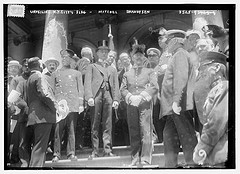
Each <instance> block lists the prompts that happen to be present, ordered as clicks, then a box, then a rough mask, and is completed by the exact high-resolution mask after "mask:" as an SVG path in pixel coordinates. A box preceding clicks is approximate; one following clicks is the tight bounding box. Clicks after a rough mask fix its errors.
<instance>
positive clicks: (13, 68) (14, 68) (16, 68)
mask: <svg viewBox="0 0 240 174" xmlns="http://www.w3.org/2000/svg"><path fill="white" fill-rule="evenodd" d="M19 71H20V70H19V66H17V65H11V66H9V67H8V73H9V75H12V76H16V75H18V74H19Z"/></svg>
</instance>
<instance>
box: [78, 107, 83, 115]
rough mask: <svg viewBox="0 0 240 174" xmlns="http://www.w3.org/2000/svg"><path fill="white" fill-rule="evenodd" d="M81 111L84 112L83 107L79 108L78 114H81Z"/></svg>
mask: <svg viewBox="0 0 240 174" xmlns="http://www.w3.org/2000/svg"><path fill="white" fill-rule="evenodd" d="M83 111H84V107H83V106H79V109H78V113H79V114H81V113H82V112H83Z"/></svg>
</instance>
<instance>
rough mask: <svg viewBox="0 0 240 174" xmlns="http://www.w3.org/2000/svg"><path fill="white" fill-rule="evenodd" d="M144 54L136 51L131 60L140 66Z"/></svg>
mask: <svg viewBox="0 0 240 174" xmlns="http://www.w3.org/2000/svg"><path fill="white" fill-rule="evenodd" d="M143 60H144V55H143V54H142V53H139V52H138V53H136V54H134V55H133V62H134V64H136V65H138V66H141V65H142V64H143Z"/></svg>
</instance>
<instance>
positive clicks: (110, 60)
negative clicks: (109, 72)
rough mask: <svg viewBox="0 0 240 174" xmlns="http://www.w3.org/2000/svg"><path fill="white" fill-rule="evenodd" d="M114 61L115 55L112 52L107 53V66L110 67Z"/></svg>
mask: <svg viewBox="0 0 240 174" xmlns="http://www.w3.org/2000/svg"><path fill="white" fill-rule="evenodd" d="M114 59H116V55H115V53H114V52H111V51H110V52H109V53H108V57H107V61H108V63H109V65H111V64H112V63H113V61H114Z"/></svg>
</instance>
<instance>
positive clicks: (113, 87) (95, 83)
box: [84, 63, 120, 102]
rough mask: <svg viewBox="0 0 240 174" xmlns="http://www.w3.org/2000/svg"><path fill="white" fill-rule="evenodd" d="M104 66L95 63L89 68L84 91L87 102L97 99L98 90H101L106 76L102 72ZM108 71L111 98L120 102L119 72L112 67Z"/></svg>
mask: <svg viewBox="0 0 240 174" xmlns="http://www.w3.org/2000/svg"><path fill="white" fill-rule="evenodd" d="M102 68H103V67H102V66H101V65H99V64H97V63H94V64H90V65H89V66H88V68H87V73H86V75H85V83H84V91H85V100H86V101H88V100H89V99H90V98H95V96H96V94H97V92H98V90H99V89H100V87H101V85H102V83H103V80H104V75H103V72H102ZM107 71H108V81H109V85H110V93H111V97H112V99H113V100H114V101H118V102H119V100H120V92H119V84H118V74H117V70H116V69H115V68H113V67H112V66H108V67H107Z"/></svg>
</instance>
